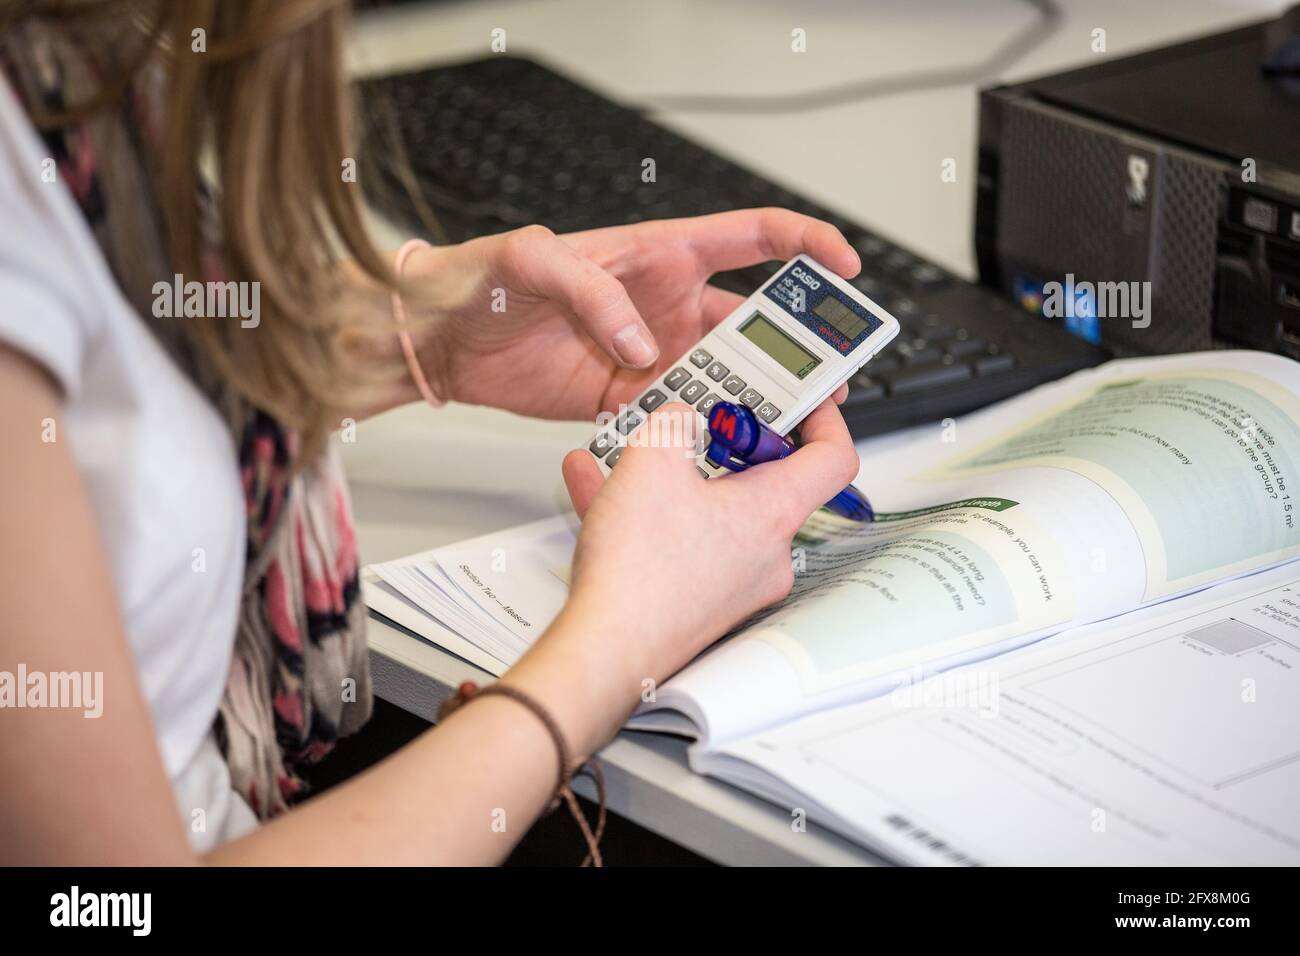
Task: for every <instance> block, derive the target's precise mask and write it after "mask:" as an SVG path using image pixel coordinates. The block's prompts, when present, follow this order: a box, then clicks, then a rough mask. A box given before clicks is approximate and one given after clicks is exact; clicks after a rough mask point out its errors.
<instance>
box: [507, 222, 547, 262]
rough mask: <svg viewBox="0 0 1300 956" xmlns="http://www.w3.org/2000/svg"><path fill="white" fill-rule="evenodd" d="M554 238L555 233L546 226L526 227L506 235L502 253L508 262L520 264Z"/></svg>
mask: <svg viewBox="0 0 1300 956" xmlns="http://www.w3.org/2000/svg"><path fill="white" fill-rule="evenodd" d="M554 238H555V233H553V232H551V230H549V229H547V228H546V227H545V226H542V225H537V224H534V225H531V226H524V227H522V228H520V229H516V230H514V231H513V232H509V233H506V235H505V238H504V239H503V240H502V243H501V251H502V254H503V255H504V256H505V258H506V259H507V260H508V261H510V262H514V263H518V262H520V261H522V260H524V259H527V258H528V257H529V256H531V255H532V254H534V253H535V252H536V251H537V247H538V246H540V245H541V244H543V243H545V242H548V241H550V240H551V239H554Z"/></svg>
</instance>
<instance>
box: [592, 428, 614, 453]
mask: <svg viewBox="0 0 1300 956" xmlns="http://www.w3.org/2000/svg"><path fill="white" fill-rule="evenodd" d="M617 446H618V437H617V436H616V435H612V434H610V433H609V432H601V433H600V434H599V435H597V436H596V438H595V440H594V441H592V443H591V444H590V445H588V446H587V448H588V450H589V451H590V452H591V453H592V454H593V455H595V456H596V457H597V458H604V457H605V456H606V455H608V454H609V451H610V449H611V448H616V447H617Z"/></svg>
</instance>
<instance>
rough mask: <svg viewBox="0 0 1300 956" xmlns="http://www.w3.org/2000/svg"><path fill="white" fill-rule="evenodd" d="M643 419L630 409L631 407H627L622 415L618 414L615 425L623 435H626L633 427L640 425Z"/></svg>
mask: <svg viewBox="0 0 1300 956" xmlns="http://www.w3.org/2000/svg"><path fill="white" fill-rule="evenodd" d="M643 421H645V419H644V418H642V417H641V416H640V415H638V414H637V413H636V412H634V411H632V410H631V409H628V410H627V411H625V412H624V413H623V414H622V415H620V416H618V426H617V427H618V430H619V431H621V432H622V433H623V434H624V435H626V434H627V433H628V432H630V431H632V430H633V429H634V428H636V427H637V426H638V425H640V424H641V423H642V422H643Z"/></svg>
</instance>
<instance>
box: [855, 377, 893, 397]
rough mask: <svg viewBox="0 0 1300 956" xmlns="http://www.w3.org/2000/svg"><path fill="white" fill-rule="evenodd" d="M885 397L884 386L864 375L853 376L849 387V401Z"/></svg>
mask: <svg viewBox="0 0 1300 956" xmlns="http://www.w3.org/2000/svg"><path fill="white" fill-rule="evenodd" d="M884 397H885V386H883V385H881V384H880V383H879V382H877V381H876V380H875V379H871V378H867V377H866V376H865V375H855V376H853V381H852V382H851V383H850V387H849V401H851V402H854V401H856V402H873V401H875V400H876V399H878V398H884Z"/></svg>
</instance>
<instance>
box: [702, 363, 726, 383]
mask: <svg viewBox="0 0 1300 956" xmlns="http://www.w3.org/2000/svg"><path fill="white" fill-rule="evenodd" d="M729 371H731V369H729V368H727V366H725V365H723V364H722V363H721V362H714V363H713V364H712V365H710V366H709V367H708V368H706V369H705V370H704V374H705V375H707V376H708V377H709V378H711V379H713V380H714V381H715V382H721V381H722V380H723V379H724V378H726V377H727V373H728V372H729Z"/></svg>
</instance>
